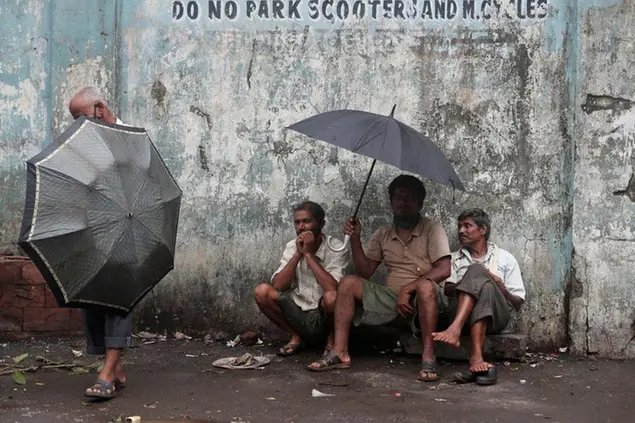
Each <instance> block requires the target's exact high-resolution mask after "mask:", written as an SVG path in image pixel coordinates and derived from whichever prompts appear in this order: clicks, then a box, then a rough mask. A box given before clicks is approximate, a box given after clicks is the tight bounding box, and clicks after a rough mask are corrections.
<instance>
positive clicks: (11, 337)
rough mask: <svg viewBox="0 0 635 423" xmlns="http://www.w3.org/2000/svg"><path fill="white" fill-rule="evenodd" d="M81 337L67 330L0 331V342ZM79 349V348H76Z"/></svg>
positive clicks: (77, 332) (77, 333) (80, 333)
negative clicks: (36, 338)
mask: <svg viewBox="0 0 635 423" xmlns="http://www.w3.org/2000/svg"><path fill="white" fill-rule="evenodd" d="M81 335H82V332H79V331H68V330H63V331H53V332H20V331H13V332H9V331H2V330H0V341H2V342H4V341H20V340H22V339H29V338H35V337H38V338H40V339H42V338H49V337H58V338H59V337H69V336H72V337H76V336H77V337H79V336H81ZM79 344H80V345H81V341H80V342H79ZM77 349H79V348H77Z"/></svg>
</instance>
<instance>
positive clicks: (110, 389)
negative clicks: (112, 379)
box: [84, 379, 116, 399]
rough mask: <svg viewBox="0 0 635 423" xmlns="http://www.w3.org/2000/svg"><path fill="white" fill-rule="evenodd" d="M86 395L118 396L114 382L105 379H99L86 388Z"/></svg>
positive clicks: (103, 397)
mask: <svg viewBox="0 0 635 423" xmlns="http://www.w3.org/2000/svg"><path fill="white" fill-rule="evenodd" d="M84 396H87V397H89V398H98V399H112V398H114V397H115V396H116V394H115V387H114V385H113V384H112V383H108V382H106V381H105V380H103V379H97V381H96V382H95V384H94V385H93V386H91V387H90V388H88V389H87V390H86V392H85V393H84Z"/></svg>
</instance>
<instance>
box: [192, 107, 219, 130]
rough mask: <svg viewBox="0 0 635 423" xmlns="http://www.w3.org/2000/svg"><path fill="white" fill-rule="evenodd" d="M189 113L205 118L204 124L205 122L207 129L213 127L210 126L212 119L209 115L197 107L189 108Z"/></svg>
mask: <svg viewBox="0 0 635 423" xmlns="http://www.w3.org/2000/svg"><path fill="white" fill-rule="evenodd" d="M190 112H192V113H194V114H195V115H196V116H199V117H202V118H205V122H207V129H212V128H213V126H214V125H213V124H212V117H211V116H210V114H209V113H207V112H205V111H203V110H202V109H201V108H200V107H197V106H190Z"/></svg>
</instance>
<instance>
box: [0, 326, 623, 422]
mask: <svg viewBox="0 0 635 423" xmlns="http://www.w3.org/2000/svg"><path fill="white" fill-rule="evenodd" d="M137 344H138V346H137V347H136V348H132V349H130V350H129V351H128V352H127V354H126V355H125V363H126V368H127V373H128V378H129V382H128V386H126V387H125V388H123V389H122V390H120V391H119V392H118V397H117V398H115V399H114V400H112V401H109V402H105V403H86V402H85V398H84V397H83V391H84V389H85V388H86V387H88V386H89V385H90V384H91V383H92V382H93V381H94V379H95V373H88V374H80V375H76V374H72V373H71V372H69V371H68V370H64V371H52V370H47V371H43V370H39V371H37V372H36V373H29V374H27V383H26V385H18V384H16V383H15V382H14V381H13V380H12V378H11V376H0V421H1V422H20V423H21V422H33V423H35V422H37V423H50V422H125V419H126V417H128V416H141V417H142V418H143V420H142V422H146V421H148V420H146V419H177V420H176V421H187V420H186V419H192V420H194V419H200V420H202V421H206V422H223V423H225V422H227V423H229V422H241V423H247V422H250V423H268V422H289V423H305V422H306V423H311V422H315V423H318V422H320V423H322V422H333V423H335V422H341V423H349V422H382V423H384V422H404V423H406V422H413V423H414V422H444V423H454V422H456V423H458V422H470V423H478V422H488V423H490V422H517V421H519V422H523V423H530V422H545V421H548V422H550V423H552V422H553V423H555V422H576V423H581V422H590V423H591V422H598V423H599V422H602V423H604V422H607V423H608V422H619V423H630V422H633V421H635V401H634V396H635V389H634V388H633V386H634V385H633V382H632V381H633V380H634V379H635V366H634V365H633V362H618V361H602V360H592V359H587V358H584V359H577V358H572V357H568V356H566V355H559V356H554V355H552V356H549V355H547V356H544V355H534V356H531V357H530V358H529V359H528V360H527V362H523V363H514V362H512V363H500V372H499V375H500V380H499V383H498V384H497V385H495V386H491V387H478V386H476V385H455V384H452V383H451V379H450V376H451V374H452V373H453V372H455V371H458V370H461V369H463V368H465V367H466V364H465V363H443V367H442V373H443V375H442V376H443V377H442V380H441V381H440V382H439V383H434V384H424V383H420V382H417V381H416V374H417V371H418V358H417V357H416V356H407V355H404V354H400V353H395V352H387V353H383V354H382V353H375V354H369V353H366V354H363V355H356V356H354V357H353V359H354V362H353V367H352V368H351V369H349V370H343V371H334V372H328V373H321V374H315V373H311V372H308V371H306V370H305V366H306V365H307V364H308V363H309V362H310V361H312V360H313V359H314V358H315V357H316V354H317V353H316V352H304V353H301V354H300V355H298V356H294V357H289V358H285V359H281V358H278V357H275V356H272V361H271V363H270V364H269V365H267V366H265V368H264V369H262V370H224V369H219V368H215V367H213V366H212V362H213V361H214V360H215V359H217V358H220V357H227V356H237V355H240V354H242V353H244V352H245V351H249V352H251V353H252V354H254V355H261V354H264V355H267V354H273V353H274V352H275V349H274V346H275V345H274V346H272V345H268V344H265V345H262V346H253V347H242V346H240V345H239V346H236V347H234V348H229V347H227V346H226V344H225V343H224V342H220V343H215V344H212V345H206V344H205V343H203V342H201V341H186V340H183V341H176V340H169V341H163V342H161V341H159V342H157V343H156V344H153V345H143V344H141V342H138V341H137ZM73 349H75V350H82V343H81V340H79V339H54V340H49V341H48V342H47V341H33V340H31V341H21V342H12V343H6V344H0V357H1V359H2V360H3V362H4V363H0V367H2V366H3V365H6V364H7V363H10V362H13V360H12V357H15V356H18V355H20V354H23V353H25V352H28V353H29V354H30V358H29V359H27V361H28V360H32V358H33V357H35V356H46V358H48V359H52V360H57V361H72V360H76V361H80V362H82V363H85V364H89V363H93V362H94V361H95V359H96V358H95V357H86V356H82V357H79V358H75V356H74V355H73V353H72V350H73ZM314 389H317V390H319V391H320V392H323V393H327V394H332V395H334V396H329V397H312V390H314Z"/></svg>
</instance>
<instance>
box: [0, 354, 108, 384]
mask: <svg viewBox="0 0 635 423" xmlns="http://www.w3.org/2000/svg"><path fill="white" fill-rule="evenodd" d="M73 353H75V351H73ZM29 357H30V356H29V353H24V354H21V355H19V356H16V357H13V360H12V362H11V363H8V364H7V363H2V364H0V376H5V375H11V378H12V379H13V381H14V382H15V383H16V384H18V385H26V383H27V377H26V373H35V372H37V371H39V370H69V371H70V372H71V373H73V374H76V375H81V374H86V373H90V372H91V371H96V372H99V371H101V369H102V367H103V361H101V360H98V361H95V362H93V363H91V364H89V365H86V364H83V363H79V362H76V361H53V360H49V359H47V358H44V357H41V356H36V357H35V359H34V360H35V364H31V365H28V361H29V360H28V359H29ZM36 384H37V382H36Z"/></svg>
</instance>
